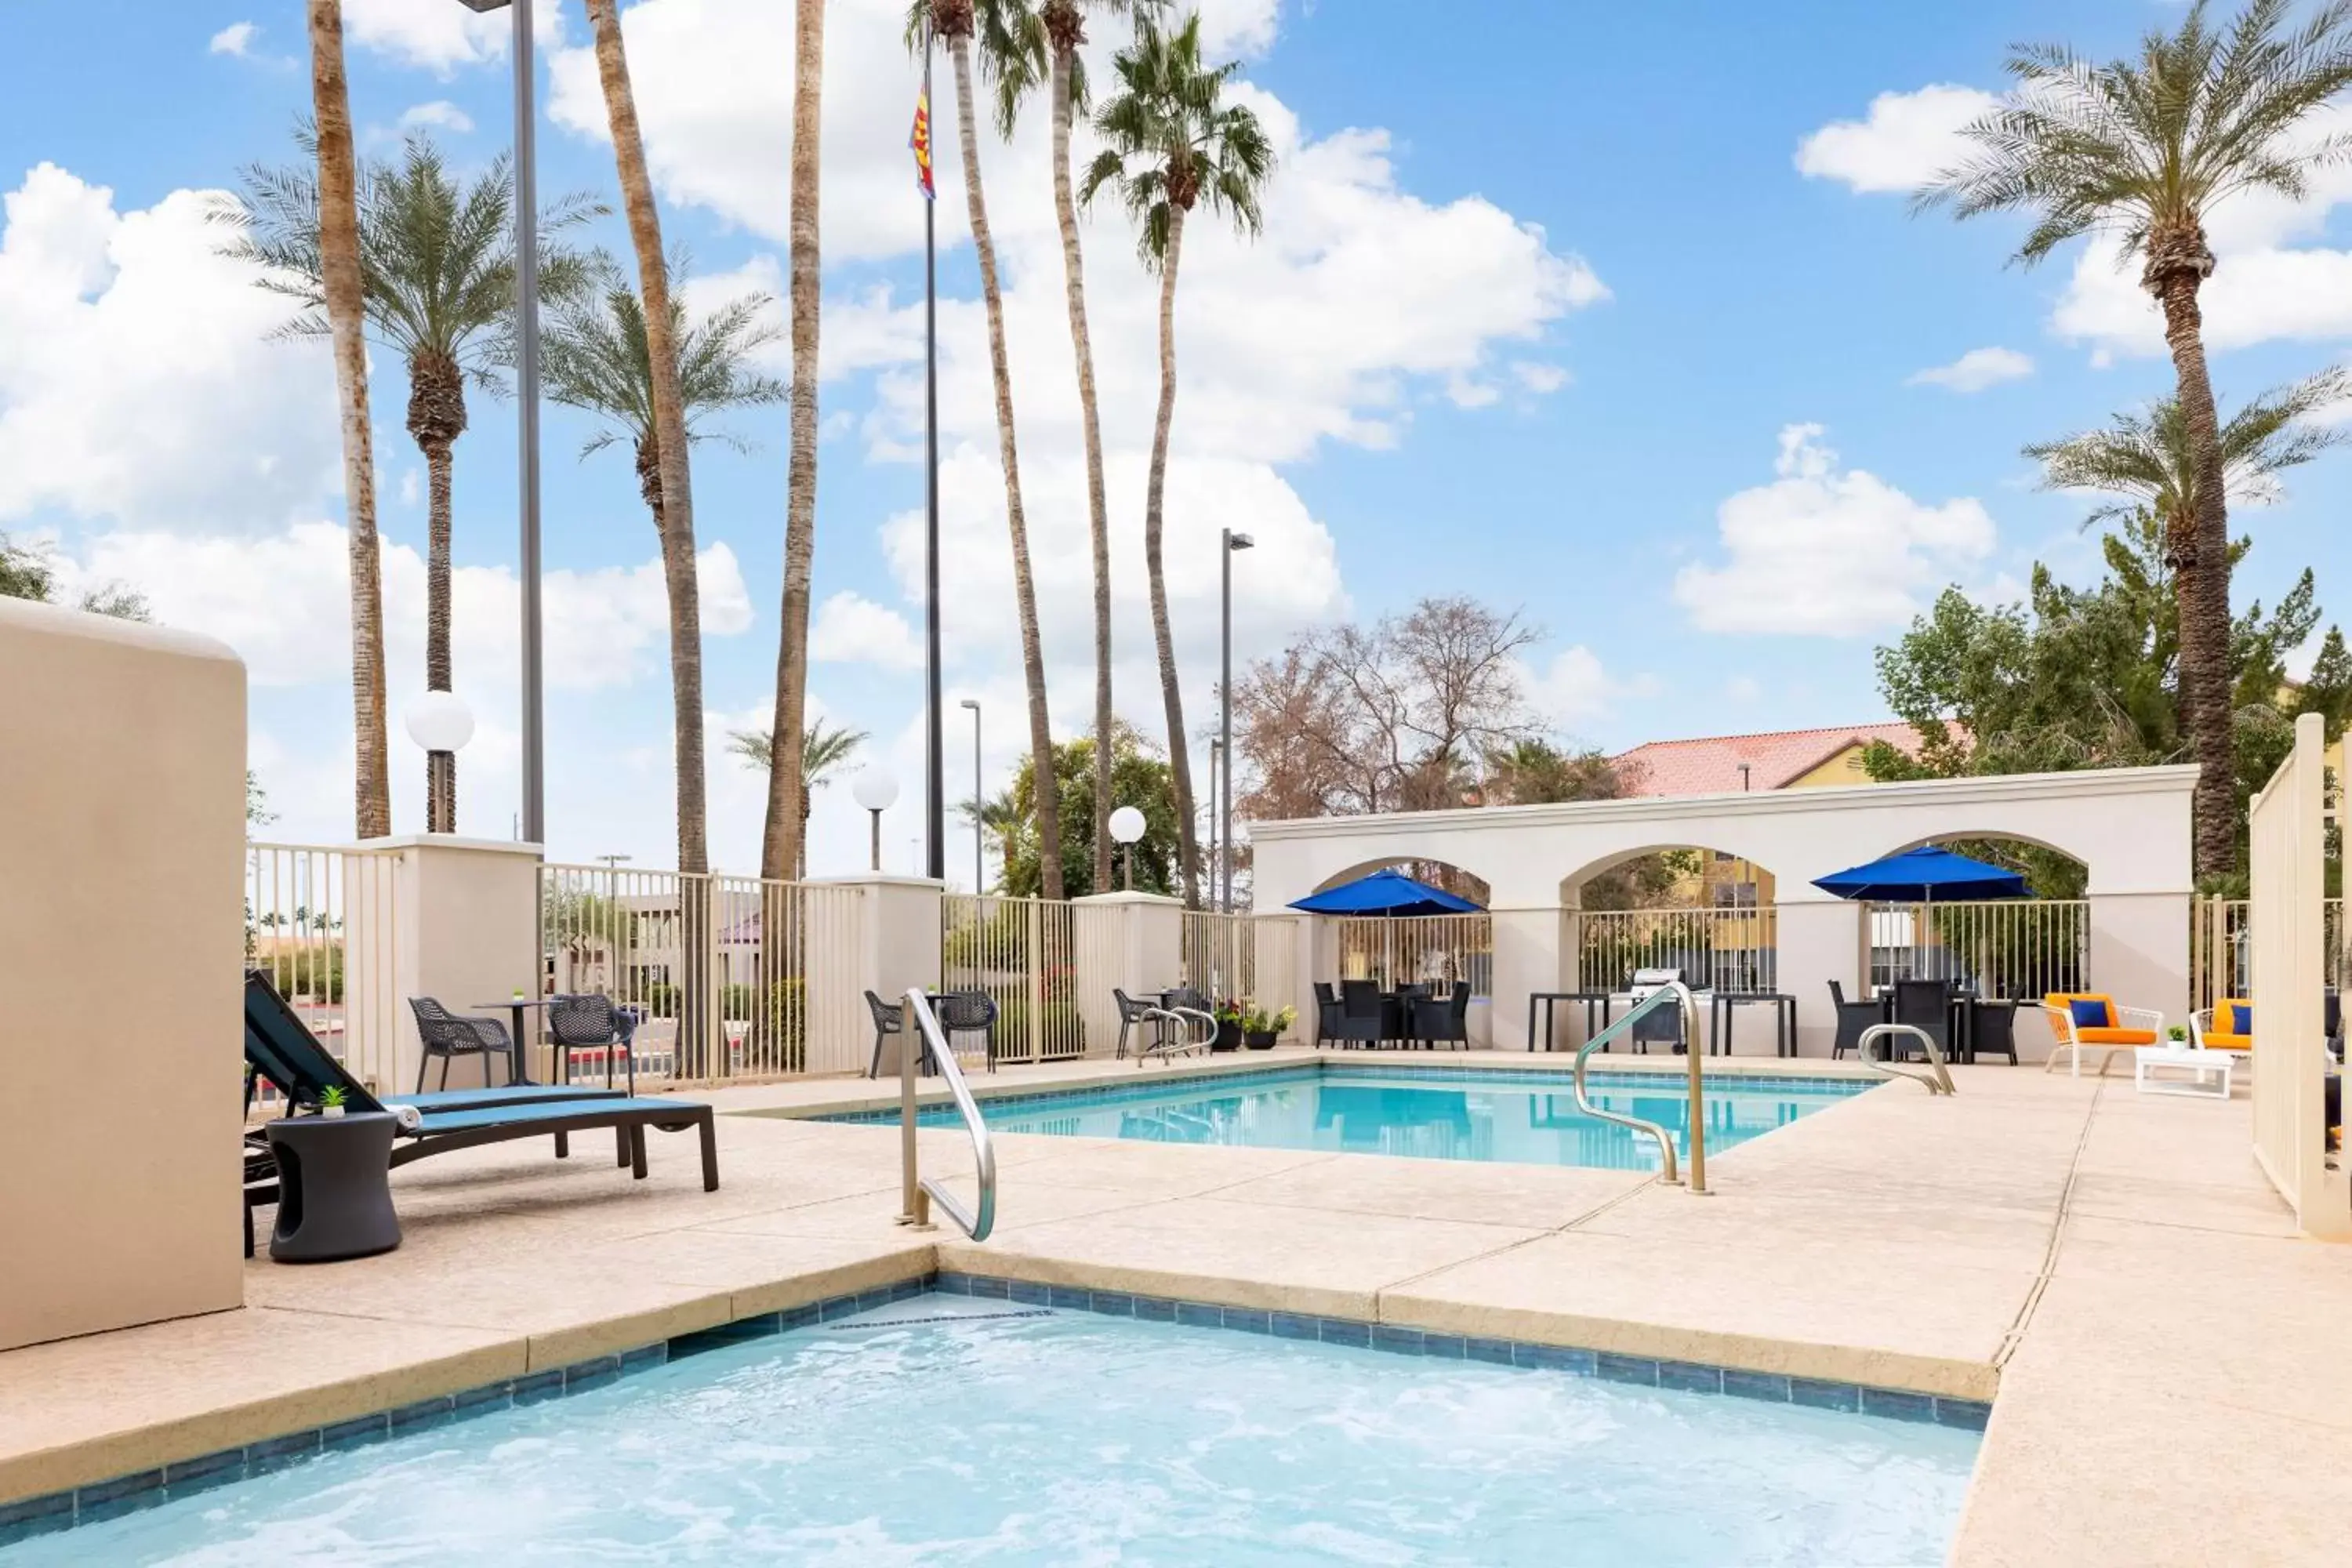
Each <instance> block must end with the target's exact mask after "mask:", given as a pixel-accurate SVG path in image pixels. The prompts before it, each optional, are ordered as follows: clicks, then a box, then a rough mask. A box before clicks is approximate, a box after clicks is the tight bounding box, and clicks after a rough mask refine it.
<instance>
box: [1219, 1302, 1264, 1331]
mask: <svg viewBox="0 0 2352 1568" xmlns="http://www.w3.org/2000/svg"><path fill="white" fill-rule="evenodd" d="M1225 1327H1227V1328H1229V1329H1239V1330H1240V1331H1242V1332H1244V1333H1245V1334H1270V1333H1272V1332H1274V1314H1273V1313H1271V1312H1261V1311H1259V1310H1256V1309H1255V1308H1253V1307H1228V1308H1226V1309H1225Z"/></svg>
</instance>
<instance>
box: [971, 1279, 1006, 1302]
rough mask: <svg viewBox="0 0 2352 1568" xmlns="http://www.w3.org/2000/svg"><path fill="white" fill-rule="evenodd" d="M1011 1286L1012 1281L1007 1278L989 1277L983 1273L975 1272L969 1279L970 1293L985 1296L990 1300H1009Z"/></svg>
mask: <svg viewBox="0 0 2352 1568" xmlns="http://www.w3.org/2000/svg"><path fill="white" fill-rule="evenodd" d="M1012 1286H1013V1282H1012V1281H1011V1280H1009V1279H989V1278H988V1277H987V1276H986V1275H984V1274H975V1275H973V1276H972V1279H971V1293H972V1294H973V1295H975V1296H985V1297H986V1298H988V1299H989V1300H992V1301H1009V1300H1012V1299H1013V1289H1012Z"/></svg>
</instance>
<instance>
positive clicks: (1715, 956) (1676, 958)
mask: <svg viewBox="0 0 2352 1568" xmlns="http://www.w3.org/2000/svg"><path fill="white" fill-rule="evenodd" d="M1561 914H1562V919H1563V921H1565V923H1566V924H1567V925H1568V926H1569V928H1570V931H1572V932H1573V933H1574V949H1575V952H1576V975H1577V983H1576V988H1577V989H1578V990H1580V991H1617V990H1622V988H1623V987H1624V986H1625V984H1627V983H1628V982H1629V981H1631V980H1632V979H1633V972H1634V971H1635V970H1637V969H1679V970H1681V971H1682V972H1683V978H1684V980H1685V982H1686V983H1687V984H1689V985H1690V987H1691V988H1692V989H1693V990H1695V991H1731V992H1768V991H1777V990H1779V989H1780V984H1779V982H1780V910H1778V909H1777V908H1775V907H1774V906H1772V905H1770V904H1764V905H1760V906H1758V907H1755V908H1749V909H1664V910H1563V911H1561Z"/></svg>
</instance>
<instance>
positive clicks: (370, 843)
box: [358, 833, 546, 860]
mask: <svg viewBox="0 0 2352 1568" xmlns="http://www.w3.org/2000/svg"><path fill="white" fill-rule="evenodd" d="M358 847H360V848H362V849H462V850H465V851H467V852H468V853H481V854H491V855H527V856H529V857H530V858H532V859H534V860H539V859H543V858H545V857H546V847H545V846H544V845H540V844H521V843H518V842H516V841H515V840H514V839H511V838H467V837H464V836H462V835H460V834H456V833H395V834H393V835H392V836H391V837H386V838H362V839H361V840H360V841H359V844H358Z"/></svg>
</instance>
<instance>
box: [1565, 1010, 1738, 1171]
mask: <svg viewBox="0 0 2352 1568" xmlns="http://www.w3.org/2000/svg"><path fill="white" fill-rule="evenodd" d="M1668 1002H1672V1003H1674V1004H1675V1005H1676V1006H1678V1007H1680V1008H1681V1009H1682V1016H1683V1054H1684V1056H1685V1058H1687V1059H1688V1060H1689V1063H1690V1181H1689V1183H1688V1185H1689V1187H1690V1190H1691V1191H1692V1192H1693V1193H1695V1194H1699V1195H1700V1196H1705V1195H1706V1089H1705V1088H1704V1087H1703V1085H1702V1082H1701V1076H1700V1067H1699V1045H1700V1041H1699V1032H1698V998H1697V997H1696V996H1693V995H1692V994H1691V988H1690V987H1689V986H1687V985H1685V984H1683V983H1682V982H1681V981H1679V980H1669V981H1667V982H1665V983H1664V984H1662V985H1660V986H1659V987H1658V988H1657V989H1656V990H1655V991H1653V992H1651V993H1650V994H1648V995H1647V996H1644V997H1643V998H1642V999H1641V1000H1640V1001H1639V1002H1636V1003H1634V1004H1633V1006H1631V1007H1630V1008H1628V1009H1626V1012H1625V1016H1623V1017H1622V1018H1620V1019H1618V1020H1617V1021H1616V1022H1615V1023H1613V1024H1612V1025H1610V1026H1608V1027H1607V1028H1605V1029H1603V1030H1601V1032H1600V1033H1599V1034H1597V1035H1595V1036H1593V1037H1591V1039H1589V1040H1587V1041H1585V1042H1584V1045H1583V1046H1582V1047H1581V1048H1580V1049H1579V1050H1578V1051H1577V1053H1576V1108H1577V1109H1578V1110H1581V1111H1582V1112H1584V1114H1585V1115H1587V1116H1590V1117H1592V1118H1594V1119H1596V1120H1598V1121H1613V1122H1615V1123H1616V1124H1617V1125H1618V1126H1620V1127H1630V1128H1632V1129H1633V1131H1636V1132H1640V1133H1643V1134H1646V1135H1647V1136H1649V1137H1651V1138H1654V1139H1655V1140H1657V1144H1658V1181H1659V1183H1660V1184H1662V1185H1664V1186H1669V1187H1679V1186H1682V1185H1684V1184H1685V1183H1684V1181H1683V1178H1682V1175H1681V1168H1680V1165H1679V1163H1677V1161H1676V1159H1675V1135H1674V1134H1673V1133H1672V1132H1670V1131H1667V1130H1666V1129H1665V1128H1664V1127H1662V1126H1660V1125H1659V1124H1658V1123H1656V1122H1654V1121H1643V1120H1642V1119H1641V1118H1640V1117H1638V1116H1627V1115H1625V1114H1623V1113H1622V1112H1621V1111H1615V1110H1606V1109H1604V1108H1603V1107H1601V1106H1599V1105H1595V1104H1594V1103H1593V1101H1592V1096H1591V1094H1590V1093H1589V1092H1587V1090H1586V1089H1585V1085H1584V1064H1585V1058H1588V1057H1590V1056H1591V1055H1592V1053H1593V1052H1595V1051H1597V1050H1599V1049H1601V1047H1604V1046H1606V1045H1608V1044H1609V1043H1610V1042H1611V1041H1612V1040H1620V1039H1623V1038H1624V1037H1626V1036H1627V1035H1628V1034H1631V1033H1632V1032H1633V1025H1634V1023H1635V1022H1636V1021H1637V1020H1639V1019H1642V1018H1645V1017H1647V1016H1650V1015H1651V1014H1652V1013H1654V1012H1655V1011H1656V1010H1657V1009H1658V1008H1660V1007H1662V1006H1664V1005H1665V1004H1667V1003H1668Z"/></svg>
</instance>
